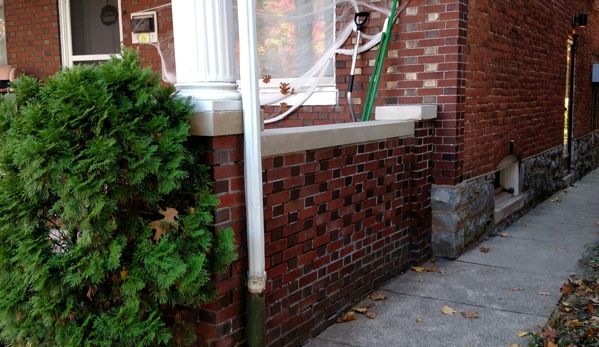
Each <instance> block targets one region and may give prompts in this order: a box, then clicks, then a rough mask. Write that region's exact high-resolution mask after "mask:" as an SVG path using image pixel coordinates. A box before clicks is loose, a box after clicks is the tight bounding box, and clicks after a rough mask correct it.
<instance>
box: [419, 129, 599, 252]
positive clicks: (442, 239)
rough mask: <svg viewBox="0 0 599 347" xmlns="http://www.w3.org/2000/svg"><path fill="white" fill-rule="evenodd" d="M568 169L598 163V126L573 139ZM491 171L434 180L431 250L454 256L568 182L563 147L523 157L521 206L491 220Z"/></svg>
mask: <svg viewBox="0 0 599 347" xmlns="http://www.w3.org/2000/svg"><path fill="white" fill-rule="evenodd" d="M572 145H573V157H572V174H573V175H574V179H575V180H579V179H580V178H581V177H583V176H584V175H586V174H587V173H589V172H590V171H591V170H593V169H595V168H597V167H599V131H596V132H594V133H591V134H589V135H586V136H583V137H580V138H578V139H576V140H574V141H573V143H572ZM493 179H494V177H493V173H490V174H487V175H483V176H479V177H476V178H473V179H470V180H466V181H463V182H462V183H461V184H458V185H455V186H443V185H433V187H432V191H431V206H432V228H433V237H432V242H433V252H434V253H435V255H437V256H443V257H449V258H457V257H458V256H459V255H460V254H461V253H463V252H464V251H465V250H466V249H467V248H468V247H469V246H471V245H472V244H474V243H475V242H477V241H478V240H480V239H481V238H482V237H485V236H487V235H492V234H496V233H497V232H498V231H500V230H503V229H505V228H506V227H507V226H508V225H510V224H512V223H513V222H514V221H517V220H518V219H519V218H520V217H521V216H522V215H524V214H526V213H527V212H528V211H530V209H531V208H533V207H534V206H536V205H537V204H539V203H541V202H542V201H544V200H545V199H547V198H548V197H549V196H551V195H552V194H553V193H555V192H556V191H558V190H560V189H564V188H566V187H567V185H568V183H569V182H570V180H565V179H564V177H563V147H562V146H559V147H555V148H553V149H550V150H548V151H545V152H543V153H541V154H539V155H537V156H534V157H530V158H526V159H524V160H522V161H521V162H520V165H519V186H520V191H521V195H522V196H523V198H524V207H523V208H521V209H520V210H518V211H516V212H515V213H513V214H511V215H510V216H508V217H507V218H505V219H503V220H502V221H501V222H499V223H497V224H495V223H493V211H494V209H495V202H494V198H493Z"/></svg>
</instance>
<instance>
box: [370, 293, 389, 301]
mask: <svg viewBox="0 0 599 347" xmlns="http://www.w3.org/2000/svg"><path fill="white" fill-rule="evenodd" d="M370 299H371V300H374V301H377V300H387V297H386V296H385V295H383V294H381V293H375V294H372V295H371V296H370Z"/></svg>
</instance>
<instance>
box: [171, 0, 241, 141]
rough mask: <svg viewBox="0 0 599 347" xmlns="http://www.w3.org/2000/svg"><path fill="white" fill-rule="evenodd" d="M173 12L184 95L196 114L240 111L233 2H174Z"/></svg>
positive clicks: (180, 89)
mask: <svg viewBox="0 0 599 347" xmlns="http://www.w3.org/2000/svg"><path fill="white" fill-rule="evenodd" d="M172 8H173V31H174V36H175V62H176V64H177V83H176V84H175V87H176V88H177V90H178V91H179V93H180V95H181V96H183V97H187V96H191V97H192V103H193V104H194V106H195V111H196V113H198V112H199V113H205V112H208V113H210V114H211V115H213V112H221V111H240V110H241V94H240V93H239V91H238V90H237V82H236V74H235V48H234V45H235V37H234V22H233V2H232V0H201V1H197V0H173V1H172ZM211 122H213V121H212V120H211ZM192 124H193V121H192ZM194 126H195V125H194ZM213 135H216V134H213Z"/></svg>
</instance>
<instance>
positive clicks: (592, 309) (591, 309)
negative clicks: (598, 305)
mask: <svg viewBox="0 0 599 347" xmlns="http://www.w3.org/2000/svg"><path fill="white" fill-rule="evenodd" d="M587 311H589V313H590V314H591V315H593V314H595V306H593V305H591V304H589V305H588V306H587Z"/></svg>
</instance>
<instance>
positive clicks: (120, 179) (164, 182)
mask: <svg viewBox="0 0 599 347" xmlns="http://www.w3.org/2000/svg"><path fill="white" fill-rule="evenodd" d="M14 85H15V88H16V93H15V94H14V95H11V96H10V97H7V98H6V99H4V100H3V101H1V102H0V143H2V146H0V172H1V173H0V174H1V175H2V176H1V178H0V344H1V343H2V341H4V342H8V343H11V344H12V346H25V345H27V346H32V347H34V346H73V347H74V346H163V345H164V346H167V345H179V344H185V342H186V339H185V337H186V335H185V334H184V332H185V331H187V330H189V329H188V328H189V327H187V328H186V327H184V326H183V324H182V323H181V321H180V319H178V318H177V316H175V319H174V320H175V323H176V324H170V325H167V324H166V322H165V321H166V318H165V313H164V312H165V311H167V309H169V308H174V309H175V310H176V308H177V306H178V305H200V304H203V303H206V302H210V301H211V300H213V299H214V298H215V294H216V293H215V289H214V284H213V283H212V282H211V281H210V275H211V274H212V273H215V272H216V273H219V272H220V273H222V272H224V271H225V270H226V268H227V266H228V265H229V264H230V263H231V262H232V261H233V260H234V259H235V257H236V255H235V248H234V245H233V233H232V231H231V230H224V231H220V232H219V233H218V234H217V235H214V233H213V232H210V231H209V230H208V229H207V227H206V225H207V224H208V223H210V222H211V220H212V211H213V209H214V207H215V205H216V204H217V200H216V198H215V197H214V196H212V195H211V194H210V193H209V185H208V181H207V179H208V177H207V174H206V167H204V166H203V165H202V164H201V163H199V162H198V161H197V158H199V155H200V151H201V149H200V146H199V145H198V143H197V141H194V139H193V138H190V137H188V129H189V125H188V117H189V116H190V113H191V106H190V105H189V104H188V103H186V102H184V101H181V100H180V99H177V98H176V97H175V95H174V88H173V87H171V86H168V87H166V86H162V85H161V83H160V80H159V77H158V76H157V75H155V74H153V73H152V72H151V71H150V70H149V69H141V68H140V62H139V57H138V54H137V52H135V51H132V50H125V51H124V53H123V55H122V58H121V59H118V58H112V59H110V61H108V62H107V63H105V64H102V65H99V66H88V65H81V66H75V67H73V68H72V69H66V70H64V71H62V72H59V73H57V74H56V75H55V76H53V77H50V78H48V79H47V80H46V81H45V82H44V83H41V82H40V81H37V80H34V79H31V78H27V77H23V78H21V79H19V80H18V81H16V82H15V84H14ZM167 208H174V209H176V210H177V211H178V220H177V221H170V222H169V221H165V220H163V216H162V215H160V214H159V213H158V211H159V210H166V209H167ZM152 221H160V222H158V223H159V225H160V226H161V227H162V228H164V230H165V232H166V233H165V234H164V235H163V236H162V238H161V239H159V241H157V242H155V241H154V240H153V238H154V236H155V234H156V230H153V229H152V226H150V223H151V222H152ZM171 311H172V310H171Z"/></svg>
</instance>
